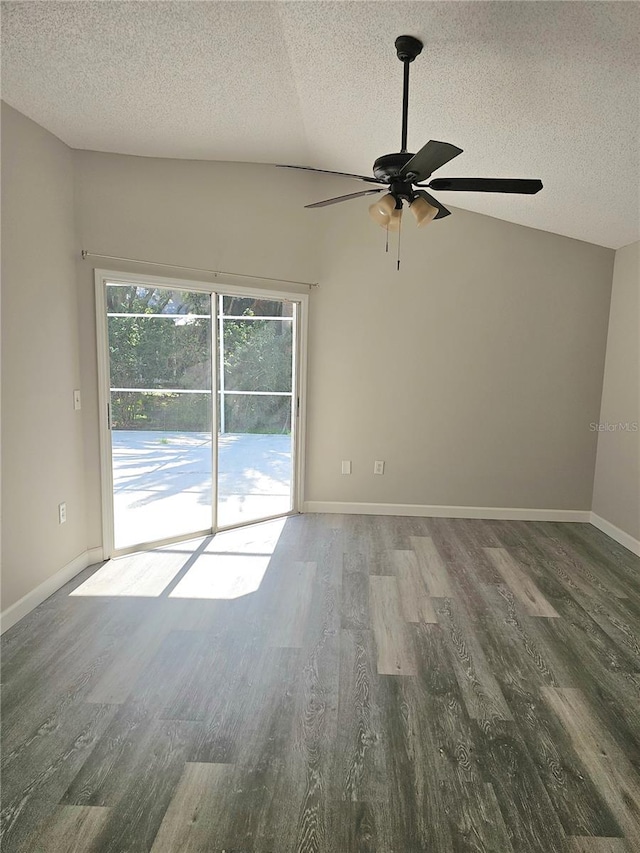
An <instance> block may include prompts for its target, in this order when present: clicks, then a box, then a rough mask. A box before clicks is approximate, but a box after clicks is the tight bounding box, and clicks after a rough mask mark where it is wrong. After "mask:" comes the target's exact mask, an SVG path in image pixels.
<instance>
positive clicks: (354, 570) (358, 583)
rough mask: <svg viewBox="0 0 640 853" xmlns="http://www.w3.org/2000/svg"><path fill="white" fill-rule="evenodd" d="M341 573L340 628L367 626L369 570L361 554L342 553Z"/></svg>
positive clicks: (358, 628) (355, 628) (365, 628)
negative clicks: (342, 564)
mask: <svg viewBox="0 0 640 853" xmlns="http://www.w3.org/2000/svg"><path fill="white" fill-rule="evenodd" d="M343 559H344V566H343V573H342V608H341V616H342V620H341V626H342V628H347V629H354V630H356V631H364V630H367V629H368V628H369V571H368V569H367V564H366V561H365V558H364V555H363V554H357V553H350V554H345V555H344V558H343Z"/></svg>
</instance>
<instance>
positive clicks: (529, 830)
mask: <svg viewBox="0 0 640 853" xmlns="http://www.w3.org/2000/svg"><path fill="white" fill-rule="evenodd" d="M279 525H280V527H281V528H282V529H281V530H280V529H278V531H276V532H277V535H275V534H274V536H272V539H273V543H272V544H274V545H275V548H274V549H273V554H272V556H271V558H270V559H269V562H268V565H267V566H266V571H265V573H264V575H263V576H262V577H261V579H260V582H259V584H256V582H255V577H254V576H253V575H252V576H251V577H252V578H253V581H252V580H251V578H250V579H249V581H247V578H245V577H244V576H241V575H242V573H241V572H239V573H238V571H236V570H237V569H238V566H239V565H240V563H241V562H242V559H244V556H246V554H248V553H250V554H258V552H260V555H261V556H266V555H263V554H262V551H261V550H260V548H259V547H258V546H259V545H260V543H261V542H264V543H265V544H266V539H265V535H266V533H265V530H264V529H263V526H261V525H258V526H256V527H255V528H250V527H249V528H246V529H243V530H236V531H234V532H233V535H232V536H226V535H225V537H222V536H219V537H207V538H206V540H201V541H200V542H199V543H197V544H196V546H195V551H194V548H193V547H191V546H186V545H178V546H171V547H170V549H168V550H171V549H172V550H174V551H175V554H174V555H172V556H171V558H170V559H168V560H167V561H165V563H163V564H162V565H161V566H160V567H159V573H158V572H154V570H153V565H154V564H153V560H151V562H150V559H151V558H149V557H143V558H141V560H140V562H139V563H138V562H136V560H137V558H136V556H135V555H131V556H130V557H129V558H127V560H126V561H122V562H121V563H120V564H119V566H120V568H122V567H124V566H129V567H130V568H131V571H132V574H131V576H130V577H126V576H119V575H118V571H117V569H118V565H117V564H115V563H112V564H110V565H109V567H108V569H107V571H105V572H103V573H102V574H101V575H100V577H97V576H95V575H96V567H94V568H93V569H90V570H87V571H85V572H83V573H81V575H79V576H78V577H77V578H76V579H74V581H72V582H71V583H70V584H68V585H67V586H66V587H63V588H62V589H61V590H59V591H58V592H56V593H55V595H54V596H52V597H51V598H50V599H48V600H47V601H46V602H44V603H43V604H42V605H40V607H38V608H36V610H34V611H33V612H32V613H30V614H29V615H28V616H27V617H26V618H25V620H23V621H22V622H21V623H18V624H17V625H16V626H14V627H13V628H11V629H10V630H9V631H8V632H6V634H5V635H4V636H3V637H2V658H3V659H2V664H3V667H2V681H3V692H2V722H3V726H2V731H1V732H0V736H1V738H2V755H1V765H2V767H1V769H2V782H3V800H2V809H3V811H2V815H1V826H0V837H1V841H2V849H3V851H4V850H7V851H8V853H33V850H34V849H35V850H36V851H37V850H39V849H42V850H47V852H48V853H49V851H51V853H58V851H59V850H60V851H62V850H65V853H66V851H67V850H73V849H75V847H74V845H75V846H77V845H78V844H79V845H80V846H79V847H78V849H79V850H86V851H91V853H93V851H95V853H98V852H99V853H149V851H150V850H151V849H152V848H153V849H154V850H156V851H157V850H174V849H175V850H181V851H182V850H186V851H189V850H206V851H207V853H222V851H224V853H275V851H278V853H400V852H401V853H426V851H429V853H481V851H484V853H486V852H487V851H492V853H576V851H583V853H605V852H606V853H622V851H625V853H638V844H639V843H640V828H639V827H640V824H639V820H640V802H639V801H640V781H639V780H640V665H639V661H640V658H639V655H638V652H639V651H640V640H639V637H640V559H638V558H636V557H635V556H633V555H631V554H630V553H629V552H624V553H623V551H622V550H621V546H619V545H618V544H617V543H613V544H610V542H609V540H608V539H607V537H605V536H604V535H603V534H601V532H600V531H597V530H595V529H593V530H592V532H590V526H589V525H584V524H583V525H579V524H559V523H553V522H521V521H483V520H481V519H440V518H437V519H433V518H396V517H392V516H386V517H384V518H382V517H375V516H346V515H345V516H337V515H332V514H317V515H316V514H309V515H300V516H295V517H292V518H289V519H287V520H286V521H285V522H284V523H282V522H279ZM274 530H275V528H274ZM271 532H272V533H273V531H271ZM267 533H268V531H267ZM269 535H270V536H271V533H269ZM276 539H277V542H276ZM270 541H271V540H270ZM234 549H235V551H234ZM236 552H237V554H238V556H239V557H240V558H241V559H239V560H238V561H235V560H234V559H233V555H234V553H236ZM221 554H222V555H223V556H225V559H226V557H227V556H228V557H229V561H228V563H229V566H230V567H231V568H232V572H231V576H230V577H229V578H219V580H220V583H218V582H217V580H216V582H212V579H211V578H207V577H204V576H203V577H201V578H200V580H199V581H198V583H197V584H196V586H197V587H198V589H199V590H200V591H201V592H202V591H203V590H204V591H205V592H206V595H207V596H216V595H217V594H218V593H219V594H220V597H204V598H203V597H199V598H190V597H183V596H181V595H179V594H178V593H179V591H180V590H182V592H184V591H185V590H187V591H188V588H189V583H191V584H192V586H191V587H190V588H191V590H192V592H193V594H195V592H196V591H197V590H196V589H195V587H194V585H193V580H194V573H193V572H191V574H189V571H190V569H191V568H192V567H193V566H195V565H196V561H197V559H199V557H200V556H202V555H204V556H205V557H206V559H204V560H202V561H201V565H202V566H203V565H204V563H206V562H207V561H216V565H218V564H219V565H223V563H224V561H222V562H220V555H221ZM243 555H244V556H243ZM496 555H498V557H497V559H496ZM183 559H184V560H186V562H184V564H183V566H182V568H180V569H179V571H178V573H177V574H176V575H175V576H174V577H173V578H171V577H170V575H171V571H170V570H169V569H170V567H171V566H177V565H178V563H179V562H180V561H182V560H183ZM496 563H497V564H498V565H496ZM224 565H227V563H224ZM233 566H235V568H233ZM309 566H311V567H313V568H312V569H311V571H309V570H308V569H307V568H306V567H309ZM303 567H305V568H303ZM98 568H99V567H98ZM203 571H204V570H203ZM114 572H115V574H114ZM149 572H150V574H149ZM234 572H236V573H235V574H234ZM163 573H164V574H163ZM204 574H205V575H206V571H204ZM92 578H93V581H92V580H91V579H92ZM189 578H190V580H189ZM109 579H111V580H109ZM90 581H91V582H90ZM107 581H108V583H107ZM167 581H168V583H166V582H167ZM187 581H188V582H187ZM111 582H113V586H112V587H110V584H111ZM105 583H106V586H105ZM247 583H248V584H249V585H248V586H247ZM153 584H155V585H156V586H155V587H153V591H154V595H144V596H143V595H138V594H137V593H139V592H142V591H144V588H147V590H148V591H150V590H151V588H152V586H153ZM163 584H166V585H165V586H164V588H163V589H162V590H161V589H160V587H161V586H162V585H163ZM149 585H150V586H149ZM251 585H253V587H256V588H252V589H251V591H249V587H250V586H251ZM91 589H93V590H94V591H95V590H97V589H99V591H100V593H101V594H100V595H88V594H83V593H88V592H90V591H91ZM109 589H111V592H112V593H113V594H112V595H110V594H109ZM229 590H231V592H232V593H234V594H233V595H232V596H231V597H229ZM240 590H244V591H245V593H244V594H239V595H235V593H237V592H238V591H240ZM71 593H74V594H71ZM103 593H105V594H103ZM116 593H117V594H116ZM129 593H136V594H133V595H130V594H129ZM174 593H175V594H174ZM552 611H553V613H554V614H555V615H553V614H552ZM434 620H435V621H434ZM80 827H82V828H80ZM623 834H624V837H623ZM154 845H156V846H155V847H154Z"/></svg>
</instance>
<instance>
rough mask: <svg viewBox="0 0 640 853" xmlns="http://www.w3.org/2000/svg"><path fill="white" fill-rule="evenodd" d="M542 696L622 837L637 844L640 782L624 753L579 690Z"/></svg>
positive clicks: (639, 836) (551, 690)
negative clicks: (559, 722) (611, 813)
mask: <svg viewBox="0 0 640 853" xmlns="http://www.w3.org/2000/svg"><path fill="white" fill-rule="evenodd" d="M543 695H544V697H545V699H546V701H547V702H548V704H549V707H550V708H551V709H552V710H553V711H554V712H555V713H556V714H557V716H558V718H559V719H560V721H561V722H562V724H563V726H564V727H565V729H566V730H567V732H568V734H569V737H570V738H571V740H572V742H573V745H574V748H575V750H576V752H577V753H578V755H579V756H580V758H581V760H582V762H583V764H584V766H585V767H586V769H587V772H588V773H589V775H590V776H591V780H592V782H593V784H594V785H595V787H596V788H597V789H598V791H599V792H600V794H601V796H602V797H603V799H604V800H605V802H606V803H607V804H608V806H609V808H610V809H611V811H612V812H613V814H614V815H615V817H616V818H617V820H618V822H619V824H620V826H621V828H622V830H623V832H624V833H625V836H626V837H627V838H628V839H630V840H632V841H633V842H634V843H635V842H636V841H639V842H640V781H639V780H638V776H637V774H636V772H635V769H634V767H633V765H632V764H631V763H630V762H629V760H628V758H627V756H626V755H625V752H624V750H623V749H622V748H621V747H620V746H619V744H618V743H616V741H615V740H614V738H613V736H612V735H611V734H610V733H609V732H608V731H607V730H606V729H605V728H604V726H603V725H602V724H601V722H600V721H599V720H598V719H597V718H596V716H595V715H594V714H593V713H592V711H591V710H590V708H589V706H588V702H587V701H586V698H585V696H584V695H583V694H582V692H581V691H580V690H576V689H571V688H555V687H548V688H544V689H543Z"/></svg>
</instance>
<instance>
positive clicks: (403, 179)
mask: <svg viewBox="0 0 640 853" xmlns="http://www.w3.org/2000/svg"><path fill="white" fill-rule="evenodd" d="M395 45H396V53H397V54H398V59H399V60H400V61H401V62H402V64H403V68H404V85H403V93H402V143H401V148H400V151H399V152H397V153H395V154H383V155H382V157H378V159H377V160H376V161H375V163H374V164H373V175H374V177H372V178H369V177H367V176H365V175H352V174H351V173H349V172H332V171H330V170H327V169H313V168H311V167H309V166H284V165H283V166H282V168H285V169H303V170H305V171H307V172H319V173H321V174H325V175H340V176H342V177H346V178H356V179H357V180H359V181H365V182H366V183H368V184H379V185H381V186H380V188H376V189H367V190H363V191H362V192H358V193H349V195H341V196H338V197H337V198H328V199H326V200H325V201H317V202H315V203H314V204H307V205H305V207H308V208H313V207H325V206H326V205H328V204H338V203H339V202H342V201H348V200H349V199H352V198H361V197H362V196H365V195H373V194H375V193H380V192H382V191H383V189H387V193H386V194H385V195H384V196H382V198H380V199H378V200H377V201H375V202H374V203H373V204H372V205H371V206H370V208H369V215H370V216H371V218H372V219H373V221H374V222H376V223H377V224H378V225H380V226H381V227H382V228H384V229H385V230H386V231H387V233H388V232H389V231H397V232H399V231H400V226H401V224H402V211H403V207H404V203H405V202H406V203H407V205H408V206H409V210H410V211H411V213H412V214H413V216H414V217H415V220H416V223H417V225H418V227H419V228H420V227H422V226H424V225H428V224H429V223H430V222H432V221H433V220H434V219H442V218H443V217H445V216H449V214H450V213H451V211H450V210H447V208H446V207H445V206H444V205H442V204H440V202H439V201H438V200H437V199H435V198H434V197H433V196H432V195H430V194H429V193H428V192H426V189H430V190H436V191H437V190H446V191H447V192H451V191H453V192H460V191H462V192H482V193H522V194H525V195H534V194H535V193H537V192H539V191H540V190H541V189H542V181H540V180H533V179H526V178H436V179H435V180H433V181H431V182H430V183H424V182H425V181H427V179H428V178H430V177H431V175H432V173H433V172H435V171H436V169H439V168H440V167H441V166H444V165H445V163H448V162H449V160H453V158H454V157H457V156H458V155H459V154H462V148H458V147H457V146H455V145H451V144H450V143H449V142H436V141H435V140H433V139H432V140H430V141H429V142H427V144H426V145H424V146H423V147H422V148H421V149H420V150H419V151H418V153H417V154H411V153H409V152H408V151H407V120H408V112H409V66H410V64H411V63H412V62H413V60H414V59H415V58H416V56H418V55H419V54H420V53H421V52H422V47H423V45H422V42H421V41H420V40H419V39H417V38H414V37H413V36H398V38H397V39H396V42H395ZM425 188H426V189H425ZM398 239H399V236H398ZM387 247H388V244H387ZM399 268H400V260H399V259H398V269H399Z"/></svg>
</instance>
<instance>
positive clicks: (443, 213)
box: [417, 190, 451, 219]
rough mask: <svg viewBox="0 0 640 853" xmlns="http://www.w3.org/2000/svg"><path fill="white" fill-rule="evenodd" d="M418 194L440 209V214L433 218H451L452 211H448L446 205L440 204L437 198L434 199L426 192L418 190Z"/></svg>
mask: <svg viewBox="0 0 640 853" xmlns="http://www.w3.org/2000/svg"><path fill="white" fill-rule="evenodd" d="M417 194H418V195H419V196H421V197H422V198H423V199H424V200H425V201H426V202H428V203H429V204H432V205H433V206H434V207H437V208H438V212H437V213H436V215H435V216H434V217H433V218H434V219H442V218H443V217H444V216H451V211H450V210H447V208H446V207H445V206H444V204H440V202H439V201H438V199H437V198H434V197H433V196H432V195H429V193H426V192H425V191H424V190H418V193H417Z"/></svg>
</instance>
